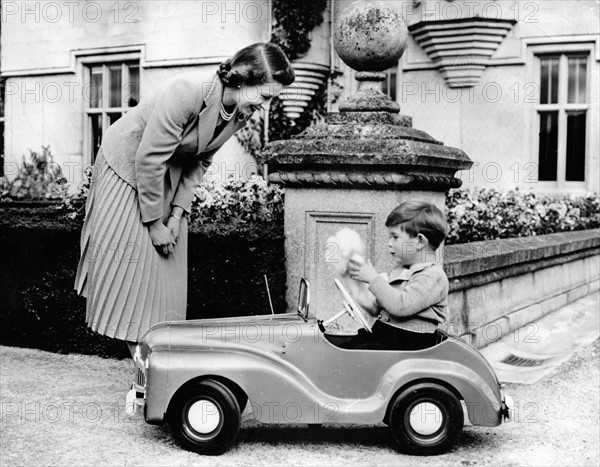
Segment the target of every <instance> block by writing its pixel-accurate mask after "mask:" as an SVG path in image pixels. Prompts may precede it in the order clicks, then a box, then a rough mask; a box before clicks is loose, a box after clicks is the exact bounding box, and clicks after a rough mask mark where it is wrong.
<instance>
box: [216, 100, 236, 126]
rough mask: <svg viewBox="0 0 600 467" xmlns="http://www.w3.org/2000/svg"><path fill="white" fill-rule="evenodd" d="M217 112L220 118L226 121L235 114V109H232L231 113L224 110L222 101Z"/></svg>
mask: <svg viewBox="0 0 600 467" xmlns="http://www.w3.org/2000/svg"><path fill="white" fill-rule="evenodd" d="M219 114H220V115H221V118H222V119H223V120H225V121H226V122H228V121H229V120H231V119H232V118H233V114H235V109H233V111H232V112H231V113H227V111H226V110H225V107H223V103H222V102H221V109H220V110H219Z"/></svg>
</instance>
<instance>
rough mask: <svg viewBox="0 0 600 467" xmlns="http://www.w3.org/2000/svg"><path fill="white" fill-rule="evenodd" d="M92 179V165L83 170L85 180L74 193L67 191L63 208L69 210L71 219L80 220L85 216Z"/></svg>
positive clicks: (68, 214) (68, 213) (63, 200)
mask: <svg viewBox="0 0 600 467" xmlns="http://www.w3.org/2000/svg"><path fill="white" fill-rule="evenodd" d="M91 180H92V167H91V166H89V165H88V166H86V167H85V169H84V171H83V180H82V182H81V183H80V184H79V186H78V187H77V190H75V191H74V192H73V193H68V192H67V193H65V194H64V196H63V199H62V205H61V206H60V207H61V209H63V210H64V211H67V217H68V218H69V219H74V220H80V221H82V222H83V219H84V218H85V202H86V201H87V196H88V192H89V191H90V183H91Z"/></svg>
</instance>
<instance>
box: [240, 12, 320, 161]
mask: <svg viewBox="0 0 600 467" xmlns="http://www.w3.org/2000/svg"><path fill="white" fill-rule="evenodd" d="M325 8H327V0H273V2H272V12H273V15H272V18H273V19H272V34H271V42H272V43H274V44H277V45H278V46H279V47H281V49H282V50H283V51H284V52H285V54H286V55H287V56H288V58H289V59H290V61H294V60H297V59H298V58H302V57H303V56H304V55H306V53H307V52H308V51H309V49H310V45H311V44H310V41H311V38H310V33H311V31H312V30H313V29H314V28H315V27H317V26H319V25H320V24H322V23H323V12H324V11H325ZM326 99H327V82H325V83H324V84H323V85H322V86H321V87H320V88H319V89H318V90H317V92H316V94H315V97H314V98H313V100H312V101H311V102H310V103H309V105H308V107H307V108H306V109H305V111H304V112H303V113H302V115H301V116H300V117H299V118H297V119H296V120H292V119H290V118H289V117H288V116H287V115H286V114H285V112H284V111H283V102H282V101H281V100H280V99H278V98H275V99H273V101H272V102H271V107H270V111H269V135H268V137H269V141H275V140H280V139H289V138H290V137H292V136H294V135H297V134H299V133H301V132H302V131H304V130H305V129H306V128H308V126H310V125H311V124H312V123H313V122H315V121H318V120H319V119H321V118H322V117H323V115H324V114H325V112H326ZM236 137H237V139H238V141H239V142H240V144H241V145H242V147H243V148H244V149H245V150H246V151H248V152H249V153H250V154H251V155H252V156H253V157H254V158H255V159H256V160H257V162H259V164H260V163H261V162H262V161H260V154H259V151H260V150H261V149H262V147H263V145H264V143H265V141H264V122H263V121H262V119H256V120H253V121H251V122H249V123H248V125H247V129H245V131H240V132H238V133H237V134H236Z"/></svg>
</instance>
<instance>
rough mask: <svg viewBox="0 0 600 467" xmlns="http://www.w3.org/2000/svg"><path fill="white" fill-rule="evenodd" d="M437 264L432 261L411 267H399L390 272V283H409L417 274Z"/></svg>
mask: <svg viewBox="0 0 600 467" xmlns="http://www.w3.org/2000/svg"><path fill="white" fill-rule="evenodd" d="M434 264H437V263H436V262H435V261H430V262H427V263H415V264H413V265H411V266H410V267H408V268H407V267H404V266H397V267H395V268H394V269H392V270H391V271H390V277H389V282H393V281H398V280H401V281H407V280H408V279H410V278H411V277H412V275H413V274H414V273H416V272H419V271H422V270H423V269H427V268H428V267H431V266H433V265H434Z"/></svg>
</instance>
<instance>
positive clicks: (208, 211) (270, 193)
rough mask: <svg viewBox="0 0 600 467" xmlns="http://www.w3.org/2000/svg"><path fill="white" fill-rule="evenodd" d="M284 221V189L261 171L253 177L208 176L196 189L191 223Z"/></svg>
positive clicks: (236, 223) (238, 223)
mask: <svg viewBox="0 0 600 467" xmlns="http://www.w3.org/2000/svg"><path fill="white" fill-rule="evenodd" d="M262 222H283V189H282V188H281V187H279V186H277V185H270V184H268V183H267V182H266V180H265V179H264V178H262V177H260V176H258V175H254V176H252V177H251V178H250V179H249V180H246V181H245V180H235V179H234V178H233V177H230V178H228V179H227V180H226V181H221V180H220V179H218V178H217V177H209V178H206V179H205V180H204V181H203V182H202V184H201V185H200V187H199V188H198V189H197V190H196V196H195V197H194V200H193V202H192V210H191V215H190V223H191V224H199V225H203V224H234V225H240V224H252V223H262Z"/></svg>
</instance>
